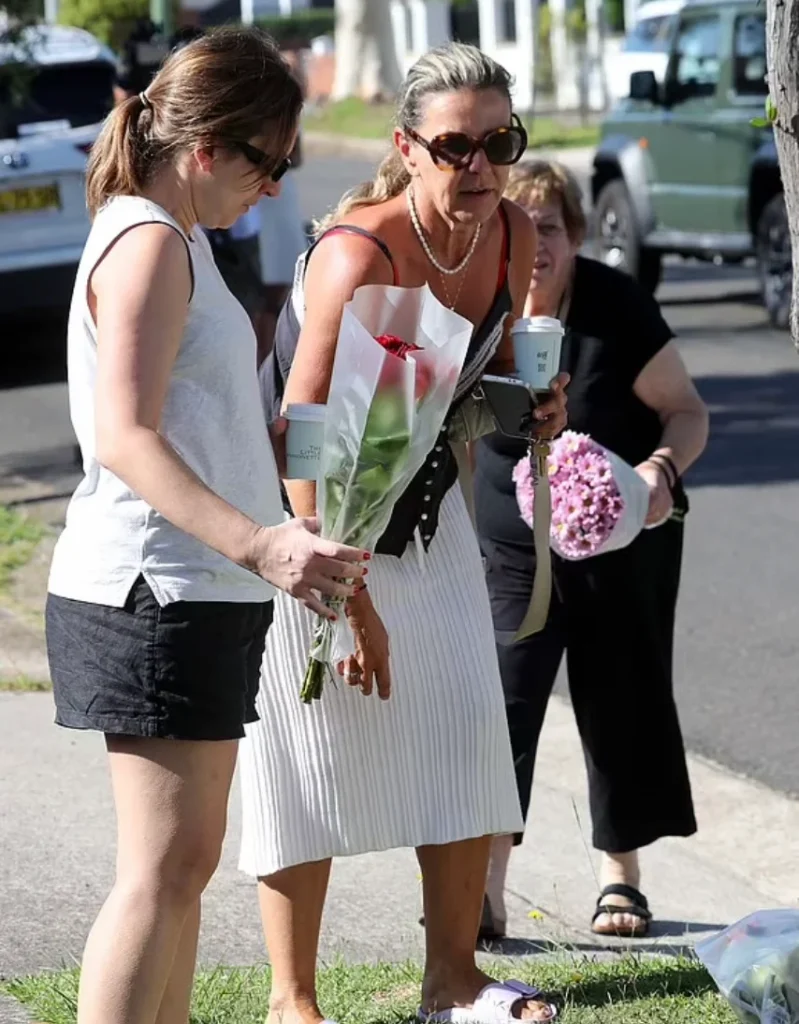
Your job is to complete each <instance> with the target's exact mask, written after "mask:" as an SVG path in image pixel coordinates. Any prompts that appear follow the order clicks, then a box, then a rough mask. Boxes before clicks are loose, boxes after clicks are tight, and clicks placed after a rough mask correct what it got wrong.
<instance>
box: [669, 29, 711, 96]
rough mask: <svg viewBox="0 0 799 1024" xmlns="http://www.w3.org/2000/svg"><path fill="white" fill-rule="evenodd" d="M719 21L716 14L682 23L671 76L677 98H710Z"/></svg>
mask: <svg viewBox="0 0 799 1024" xmlns="http://www.w3.org/2000/svg"><path fill="white" fill-rule="evenodd" d="M720 49H721V20H720V18H719V16H718V15H717V14H708V15H703V16H702V17H698V18H690V19H688V20H686V21H684V22H683V23H682V24H681V25H680V28H679V31H678V33H677V42H676V45H675V48H674V63H673V72H672V74H673V77H674V80H675V81H676V83H677V86H678V90H677V92H678V98H679V99H690V98H692V97H694V96H713V95H714V94H715V92H716V86H717V85H718V82H719V74H720V70H721V61H720V59H719V51H720Z"/></svg>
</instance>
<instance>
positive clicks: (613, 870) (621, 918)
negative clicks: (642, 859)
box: [594, 850, 645, 935]
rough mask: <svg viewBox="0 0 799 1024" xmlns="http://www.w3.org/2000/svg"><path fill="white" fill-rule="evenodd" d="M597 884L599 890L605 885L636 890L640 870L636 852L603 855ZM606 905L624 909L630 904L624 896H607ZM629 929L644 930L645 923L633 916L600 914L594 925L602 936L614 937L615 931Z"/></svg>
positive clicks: (639, 879) (639, 881)
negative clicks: (610, 904) (630, 887)
mask: <svg viewBox="0 0 799 1024" xmlns="http://www.w3.org/2000/svg"><path fill="white" fill-rule="evenodd" d="M599 884H600V887H601V888H603V889H604V888H605V886H606V885H617V884H622V885H631V886H632V887H633V888H634V889H638V888H639V887H640V885H641V869H640V866H639V863H638V851H637V850H630V851H629V853H603V854H602V864H601V867H600V869H599ZM606 902H607V903H613V904H615V905H616V906H620V907H625V906H627V905H628V904H629V903H630V900H628V899H627V897H626V896H608V898H607V901H606ZM630 929H640V930H642V931H643V930H644V929H645V923H644V922H643V921H641V919H640V918H639V917H635V915H633V914H602V915H601V916H600V917H598V918H597V919H596V921H595V923H594V930H595V931H597V932H600V933H602V934H603V935H614V934H615V933H616V931H625V932H626V931H629V930H630Z"/></svg>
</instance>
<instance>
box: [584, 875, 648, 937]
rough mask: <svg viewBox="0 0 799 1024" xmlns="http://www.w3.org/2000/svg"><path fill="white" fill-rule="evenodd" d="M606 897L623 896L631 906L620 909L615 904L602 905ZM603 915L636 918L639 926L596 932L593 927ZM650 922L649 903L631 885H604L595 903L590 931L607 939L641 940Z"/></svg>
mask: <svg viewBox="0 0 799 1024" xmlns="http://www.w3.org/2000/svg"><path fill="white" fill-rule="evenodd" d="M607 896H624V897H626V898H627V899H628V900H630V901H631V906H629V907H620V906H618V905H617V904H615V903H604V902H603V900H604V899H605V898H606V897H607ZM603 914H607V915H608V916H611V917H612V916H613V915H614V914H629V915H630V916H631V917H637V918H638V919H639V921H641V924H640V925H634V926H633V927H632V928H616V927H614V928H613V929H609V930H608V931H597V929H596V928H595V927H594V925H595V924H596V921H597V918H599V917H602V915H603ZM651 920H652V913H651V911H650V909H649V901H648V900H647V898H646V896H644V894H643V893H642V892H639V891H638V889H636V888H635V887H634V886H632V885H622V884H617V885H606V886H605V888H604V889H603V890H602V892H601V893H600V894H599V898H598V899H597V901H596V910H595V911H594V916H593V917H592V918H591V931H592V932H593V933H594V934H595V935H606V936H608V937H609V938H612V937H614V936H616V937H618V938H620V939H643V938H645V937H646V935H647V934H648V932H649V922H650V921H651Z"/></svg>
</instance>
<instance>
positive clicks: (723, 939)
mask: <svg viewBox="0 0 799 1024" xmlns="http://www.w3.org/2000/svg"><path fill="white" fill-rule="evenodd" d="M696 955H697V956H698V957H699V959H700V960H701V962H702V963H703V964H704V965H705V967H706V968H707V969H708V972H709V973H710V976H711V977H712V978H713V980H714V981H715V983H716V984H717V985H718V987H719V991H720V992H721V994H722V995H723V996H724V997H725V998H726V999H727V1000H728V1002H729V1003H730V1005H731V1006H732V1008H733V1010H734V1011H735V1013H736V1014H737V1016H738V1017H739V1019H740V1020H742V1021H743V1022H744V1024H799V910H787V909H786V910H760V911H757V913H754V914H750V915H749V917H745V918H743V919H742V920H741V921H738V922H737V923H736V924H733V925H730V927H729V928H725V930H724V931H722V932H719V933H718V934H717V935H713V936H711V937H710V938H708V939H703V940H702V941H701V942H698V943H697V945H696Z"/></svg>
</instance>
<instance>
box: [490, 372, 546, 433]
mask: <svg viewBox="0 0 799 1024" xmlns="http://www.w3.org/2000/svg"><path fill="white" fill-rule="evenodd" d="M475 397H478V398H479V397H482V399H483V400H484V401H485V402H487V403H488V407H489V409H490V410H491V412H492V414H493V416H494V419H495V420H496V423H497V427H498V429H499V431H500V433H502V434H504V435H505V436H506V437H512V438H517V439H518V440H521V441H527V440H529V438H530V436H531V434H532V432H533V428H534V426H535V420H534V419H533V410H534V409H535V407H536V405H537V404H538V403H537V401H536V398H535V396H534V395H533V394H532V392H531V391H530V389H529V388H528V387H527V385H526V384H525V383H524V382H523V381H521V380H517V379H516V378H515V377H493V376H490V375H486V376H484V377H482V378H481V379H480V385H479V388H478V390H477V392H476V396H475Z"/></svg>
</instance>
